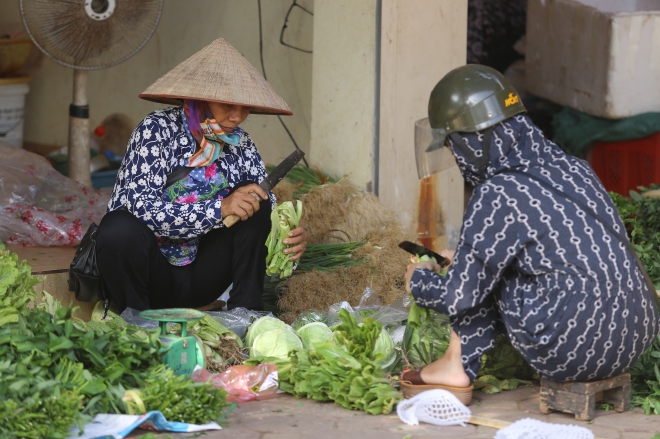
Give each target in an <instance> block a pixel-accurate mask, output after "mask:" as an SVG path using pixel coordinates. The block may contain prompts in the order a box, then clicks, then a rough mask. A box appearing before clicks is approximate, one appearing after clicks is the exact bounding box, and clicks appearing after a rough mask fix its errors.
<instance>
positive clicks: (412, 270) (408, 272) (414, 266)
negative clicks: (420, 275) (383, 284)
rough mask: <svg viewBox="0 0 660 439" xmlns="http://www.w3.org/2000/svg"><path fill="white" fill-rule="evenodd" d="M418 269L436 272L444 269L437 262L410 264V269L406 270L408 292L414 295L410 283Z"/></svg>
mask: <svg viewBox="0 0 660 439" xmlns="http://www.w3.org/2000/svg"><path fill="white" fill-rule="evenodd" d="M418 268H420V269H425V270H431V271H434V272H437V271H440V270H442V267H441V266H440V265H438V264H436V263H435V262H417V263H416V264H409V265H408V269H407V270H406V281H405V283H406V291H408V292H409V293H412V291H410V281H411V280H412V277H413V274H414V273H415V270H417V269H418Z"/></svg>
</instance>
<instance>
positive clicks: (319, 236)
mask: <svg viewBox="0 0 660 439" xmlns="http://www.w3.org/2000/svg"><path fill="white" fill-rule="evenodd" d="M301 200H302V202H303V205H304V208H303V216H302V218H301V220H300V224H301V225H302V226H303V227H305V230H306V231H307V235H308V237H309V242H311V243H319V244H321V243H333V242H345V241H359V240H361V239H362V238H364V236H365V235H366V234H367V233H369V232H371V231H374V230H378V229H381V228H383V227H384V226H385V225H386V224H388V223H389V222H391V221H392V217H393V213H392V211H391V210H390V209H389V208H387V207H385V206H384V205H382V204H381V203H380V202H379V201H378V198H377V197H375V196H374V195H373V194H370V193H368V192H361V191H358V190H357V189H356V188H355V187H354V186H352V185H350V184H349V183H348V182H346V181H345V180H342V181H340V182H339V183H336V184H327V185H323V186H319V187H318V188H315V189H313V190H311V191H310V192H309V193H308V194H307V195H305V196H303V197H302V198H301Z"/></svg>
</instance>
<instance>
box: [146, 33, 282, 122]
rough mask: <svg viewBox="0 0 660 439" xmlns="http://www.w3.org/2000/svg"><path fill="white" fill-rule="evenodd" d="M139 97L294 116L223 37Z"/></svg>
mask: <svg viewBox="0 0 660 439" xmlns="http://www.w3.org/2000/svg"><path fill="white" fill-rule="evenodd" d="M139 97H140V98H142V99H146V100H148V101H153V102H158V103H167V104H175V105H180V104H181V102H182V100H183V99H199V100H202V101H212V102H224V103H229V104H238V105H245V106H248V107H251V113H255V114H283V115H291V114H293V113H292V112H291V110H290V109H289V106H288V105H287V104H286V102H284V99H282V98H281V97H280V96H279V95H278V94H277V93H276V92H275V90H274V89H273V87H272V86H271V85H270V84H269V83H268V81H266V80H265V79H264V77H263V76H261V73H259V72H258V71H257V69H255V68H254V67H253V66H252V64H250V62H249V61H248V60H247V59H245V57H243V55H241V54H240V53H239V52H238V51H237V50H236V49H234V48H233V47H232V46H231V44H229V43H227V42H226V41H225V40H223V39H222V38H220V39H217V40H215V41H213V42H212V43H211V44H209V45H208V46H206V47H204V48H203V49H202V50H200V51H199V52H197V53H196V54H194V55H193V56H191V57H190V58H188V59H186V60H185V61H183V62H182V63H181V64H179V65H178V66H176V67H174V68H173V69H172V70H170V71H169V72H167V73H166V74H165V76H163V77H162V78H160V79H159V80H157V81H156V82H154V83H153V84H151V85H150V86H149V88H147V89H146V90H145V91H144V92H143V93H142V94H140V95H139Z"/></svg>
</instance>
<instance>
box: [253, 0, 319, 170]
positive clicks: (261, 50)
mask: <svg viewBox="0 0 660 439" xmlns="http://www.w3.org/2000/svg"><path fill="white" fill-rule="evenodd" d="M257 6H258V8H259V59H260V60H261V72H262V73H263V75H264V79H265V80H266V81H268V78H267V77H266V67H265V65H264V40H263V26H262V24H261V0H257ZM294 6H298V7H300V8H301V9H303V10H305V11H306V12H309V11H307V10H306V9H305V8H303V7H302V6H300V5H298V4H297V3H296V0H294V1H293V5H291V7H290V8H289V12H291V9H293V7H294ZM289 12H287V15H286V19H285V20H284V26H283V27H282V34H283V33H284V28H286V20H287V19H288V18H289ZM310 14H311V12H310ZM312 15H313V14H312ZM280 42H281V43H282V35H281V34H280ZM282 44H284V45H285V46H289V45H288V44H285V43H282ZM289 47H293V46H289ZM294 49H297V50H301V51H303V52H305V51H304V50H302V49H298V48H296V47H294ZM309 53H311V51H310V52H309ZM277 118H278V119H279V121H280V123H281V124H282V126H283V127H284V130H285V131H286V133H287V134H288V135H289V138H290V139H291V142H293V146H295V147H296V149H300V147H299V146H298V143H297V142H296V139H295V138H294V137H293V134H291V131H289V128H288V127H287V126H286V124H285V123H284V121H283V120H282V116H280V115H279V114H278V115H277ZM303 162H304V163H305V166H307V167H308V168H309V163H307V160H306V159H305V157H303Z"/></svg>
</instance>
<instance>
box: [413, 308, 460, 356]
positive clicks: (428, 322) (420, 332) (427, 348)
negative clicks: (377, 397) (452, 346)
mask: <svg viewBox="0 0 660 439" xmlns="http://www.w3.org/2000/svg"><path fill="white" fill-rule="evenodd" d="M450 333H451V325H450V324H449V317H447V316H446V315H444V314H440V313H437V312H435V311H433V310H426V312H424V314H423V315H422V316H420V319H419V323H418V325H417V326H415V327H413V326H411V325H407V326H406V331H405V333H404V335H403V346H402V348H403V353H404V356H405V359H406V362H407V363H408V365H410V366H412V367H413V368H415V369H420V368H422V367H424V366H426V365H427V364H429V363H432V362H434V361H435V360H438V359H439V358H440V357H442V356H443V355H444V354H445V351H446V350H447V346H448V345H449V334H450Z"/></svg>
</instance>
